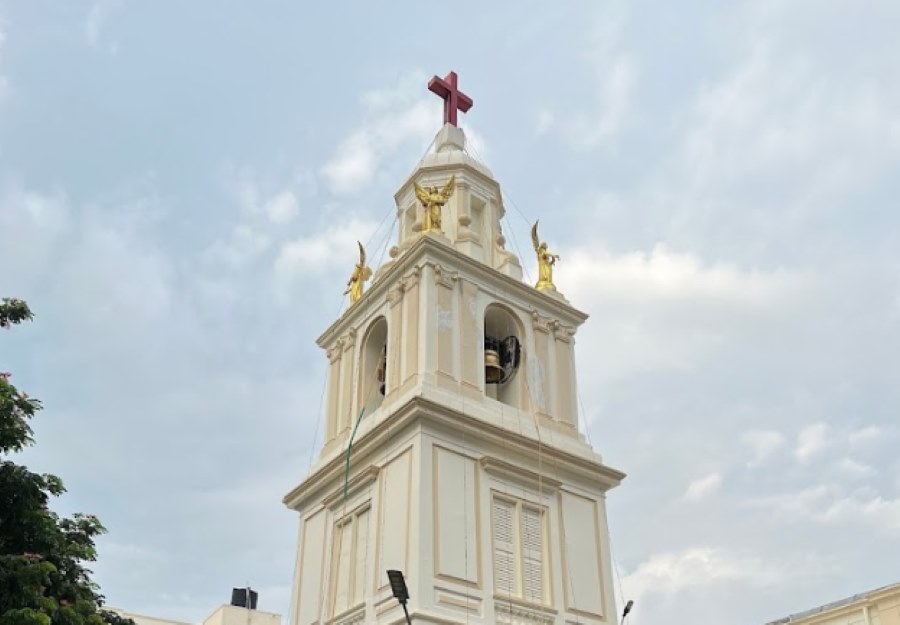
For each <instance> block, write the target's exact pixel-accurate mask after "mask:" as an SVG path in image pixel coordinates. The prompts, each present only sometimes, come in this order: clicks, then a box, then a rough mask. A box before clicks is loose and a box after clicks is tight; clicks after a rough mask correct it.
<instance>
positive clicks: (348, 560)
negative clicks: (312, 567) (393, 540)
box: [330, 505, 370, 617]
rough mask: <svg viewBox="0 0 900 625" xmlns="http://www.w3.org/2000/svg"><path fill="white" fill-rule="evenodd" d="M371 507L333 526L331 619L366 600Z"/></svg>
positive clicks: (354, 513)
mask: <svg viewBox="0 0 900 625" xmlns="http://www.w3.org/2000/svg"><path fill="white" fill-rule="evenodd" d="M369 517H370V515H369V506H368V505H366V506H363V507H362V508H360V509H358V510H356V511H354V512H352V513H351V514H348V515H347V516H345V517H344V518H343V519H341V520H340V521H338V523H337V524H336V525H335V526H334V537H333V541H334V551H333V554H334V555H333V560H334V563H333V565H332V568H331V570H332V573H333V575H334V579H333V580H332V582H331V588H332V590H331V610H330V613H331V616H332V617H333V616H335V615H338V614H340V613H342V612H344V611H345V610H348V609H350V608H352V607H354V606H356V605H358V604H359V603H361V602H362V601H363V600H364V599H365V591H366V580H367V573H368V571H367V566H366V565H367V563H368V560H369Z"/></svg>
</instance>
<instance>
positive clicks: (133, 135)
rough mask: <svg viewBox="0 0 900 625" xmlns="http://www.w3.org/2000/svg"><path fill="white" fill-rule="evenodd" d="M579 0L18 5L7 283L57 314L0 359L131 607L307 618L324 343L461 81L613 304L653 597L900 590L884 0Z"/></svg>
mask: <svg viewBox="0 0 900 625" xmlns="http://www.w3.org/2000/svg"><path fill="white" fill-rule="evenodd" d="M558 4H559V6H557V5H556V4H555V3H547V2H535V3H524V2H515V3H511V2H510V3H466V2H459V3H456V4H452V5H440V7H439V6H438V5H437V4H429V5H428V6H427V7H426V6H425V4H424V3H421V2H415V3H400V2H398V3H394V4H392V5H391V6H390V7H388V6H387V5H386V3H365V2H359V3H355V4H353V3H351V4H349V5H348V4H347V3H340V5H339V6H338V5H334V6H332V5H331V4H330V3H316V4H312V3H310V4H308V5H303V6H301V4H300V3H292V2H271V3H265V4H262V3H255V2H254V3H250V2H241V3H238V2H195V3H183V2H138V1H136V0H131V1H128V0H123V1H99V2H93V3H91V2H65V3H64V2H57V3H42V2H10V1H7V2H0V268H2V270H0V295H4V296H10V295H12V296H18V297H22V298H25V299H27V300H28V301H29V303H30V304H31V306H32V308H33V309H34V310H35V312H36V315H37V316H36V319H35V322H34V323H33V324H30V325H28V326H27V327H24V328H20V329H17V330H15V331H14V332H10V333H4V335H3V336H2V337H0V369H8V370H11V371H12V372H13V375H14V377H13V381H14V382H15V383H17V384H18V385H19V386H20V387H21V388H23V389H26V390H28V391H29V392H30V393H31V394H33V395H35V396H38V397H40V398H41V399H43V401H44V403H45V405H46V410H45V411H44V412H43V413H42V414H41V415H40V417H39V418H38V420H37V421H36V423H35V426H36V432H37V437H38V441H39V445H38V447H36V448H35V449H33V450H31V451H29V452H28V453H27V455H26V459H27V461H28V462H29V463H30V464H31V465H32V467H33V468H35V469H38V470H42V471H53V472H56V473H58V474H60V475H61V476H62V477H63V478H64V479H65V481H66V483H67V486H68V487H69V489H70V493H69V494H68V495H66V496H65V497H64V498H63V499H62V500H61V501H60V502H59V509H60V510H61V511H64V512H71V511H85V512H89V513H95V514H97V515H99V516H100V518H101V519H102V520H103V521H104V523H105V524H106V525H107V526H108V528H109V529H110V533H109V534H108V536H106V537H105V538H104V539H103V540H102V541H101V561H100V562H98V563H97V565H96V567H95V568H96V573H97V578H98V580H99V581H100V583H101V584H102V586H103V589H104V591H105V593H106V594H107V596H108V599H109V601H110V603H111V604H112V605H117V606H122V607H124V608H126V609H129V610H132V611H136V612H143V613H150V614H157V615H165V616H169V617H173V618H178V619H182V620H194V621H199V620H200V619H202V618H203V617H204V616H206V614H208V613H209V612H210V611H211V610H212V609H213V608H214V607H215V606H216V605H218V604H219V603H221V602H223V601H225V600H227V599H228V597H229V592H230V589H231V587H232V586H234V585H242V584H246V583H249V584H251V585H253V586H254V587H255V588H258V589H259V591H260V593H261V600H260V601H261V602H260V607H261V608H263V609H267V610H272V611H277V612H281V613H284V614H286V613H287V611H288V597H289V593H290V580H291V576H292V573H293V553H294V549H295V541H296V526H295V521H294V518H293V517H292V516H291V514H289V513H288V512H287V511H286V510H285V509H283V507H282V505H281V503H280V500H281V496H282V495H283V494H284V493H285V492H286V491H287V490H288V489H289V488H290V487H291V486H293V485H294V484H296V483H297V482H298V481H299V479H300V478H301V477H302V476H303V475H304V473H305V472H306V471H307V469H308V468H309V466H310V463H311V460H312V458H313V454H314V452H315V450H316V448H317V446H318V444H319V441H318V438H319V434H320V432H321V427H320V423H319V414H318V409H317V407H318V406H319V405H320V398H321V394H322V389H323V383H324V371H325V363H326V360H325V357H324V354H322V353H320V352H319V351H318V349H317V348H316V347H315V346H314V339H315V338H316V337H317V336H318V334H319V333H320V331H321V330H323V329H324V328H325V327H326V326H327V325H328V324H329V323H330V322H331V321H332V320H333V319H334V318H335V316H336V315H337V314H338V313H339V312H340V311H341V310H342V307H343V306H344V305H345V304H346V302H345V301H344V299H343V298H342V296H341V291H342V290H343V282H344V281H345V280H346V277H347V273H348V270H349V268H350V267H351V265H352V263H353V262H354V258H355V253H356V252H355V249H354V245H355V244H354V241H355V240H356V239H357V238H359V239H361V240H362V241H363V242H364V243H365V242H367V241H368V242H369V244H370V245H371V246H372V249H374V250H376V252H375V253H372V254H371V255H372V256H378V255H379V254H381V253H382V252H381V250H383V249H384V247H385V246H386V244H387V241H388V240H389V237H390V236H393V235H391V234H390V230H391V227H392V220H393V213H392V211H393V200H392V194H393V192H394V191H395V190H396V188H397V187H398V185H399V184H400V183H401V182H402V180H403V179H404V177H405V176H406V175H407V174H408V173H409V171H410V170H411V168H412V167H413V166H414V164H415V163H416V162H417V160H418V159H419V158H420V157H421V156H422V153H423V151H424V150H425V149H426V147H427V146H428V144H429V142H430V141H431V139H432V137H433V136H434V133H435V132H436V131H437V130H438V127H439V125H440V102H439V100H437V99H436V98H435V97H434V96H433V95H431V94H430V93H428V92H427V90H426V89H425V86H424V85H425V82H426V81H427V79H428V78H429V77H430V76H431V75H432V74H434V73H440V74H441V75H443V74H444V73H446V72H447V71H448V70H450V69H455V70H456V71H458V72H459V73H460V80H461V87H462V88H463V89H464V90H465V91H466V92H467V93H468V94H469V95H471V96H472V97H473V98H474V100H475V107H474V108H473V109H472V110H471V111H470V113H469V114H468V115H466V116H465V118H464V127H465V128H466V130H467V132H468V133H469V136H470V139H472V141H470V143H471V144H472V145H473V146H474V148H475V150H477V153H478V155H479V156H480V157H481V158H482V159H483V160H485V161H486V162H487V163H488V164H489V165H490V166H491V167H492V169H493V170H494V172H495V174H496V175H497V177H498V179H499V180H500V182H501V184H502V185H503V188H504V192H505V193H506V203H507V208H508V219H507V223H506V224H505V229H506V230H507V231H508V232H509V233H510V234H511V235H512V238H513V240H514V241H513V242H514V243H515V242H518V244H519V245H520V246H522V245H523V244H525V242H526V241H527V237H528V233H527V228H528V222H527V220H533V219H536V218H540V220H541V226H542V234H543V236H544V237H545V238H547V239H548V240H549V241H550V243H551V245H552V247H554V248H555V249H556V251H558V252H560V253H561V254H562V258H563V260H562V262H561V264H560V266H559V268H558V270H557V276H558V283H559V285H560V287H561V289H562V290H563V291H564V292H565V294H566V295H567V296H568V298H569V299H570V300H571V301H572V302H573V303H574V304H575V305H577V306H578V307H580V308H581V309H583V310H585V311H587V312H588V313H590V314H591V318H590V320H589V321H588V322H587V324H586V326H585V327H584V328H583V329H582V331H581V333H580V334H579V337H578V363H579V368H580V369H579V378H580V389H581V400H582V403H583V415H582V417H583V423H584V427H585V428H586V430H587V434H588V436H589V438H590V440H591V441H592V443H593V444H594V446H595V447H596V448H597V449H598V450H599V451H600V452H601V453H603V454H604V457H605V459H606V460H607V462H608V463H609V464H611V465H612V466H615V467H617V468H620V469H622V470H624V471H626V472H627V473H628V474H629V477H628V479H627V480H626V482H625V483H624V484H623V486H622V487H621V488H620V489H618V490H616V491H614V492H613V493H612V494H611V495H610V498H609V501H608V503H609V513H610V525H611V533H612V547H613V552H614V556H615V560H616V563H617V568H618V572H619V575H620V577H621V586H622V591H623V593H624V595H625V597H626V598H634V599H635V600H636V607H635V611H634V618H633V620H632V622H633V623H635V624H640V625H649V624H651V623H660V622H668V623H676V624H679V623H703V622H716V623H722V624H725V625H730V624H735V625H740V624H745V623H746V624H752V623H762V622H765V621H768V620H771V619H774V618H777V617H780V616H783V615H786V614H788V613H791V612H795V611H799V610H803V609H806V608H810V607H813V606H816V605H819V604H822V603H825V602H829V601H832V600H835V599H839V598H841V597H844V596H847V595H850V594H853V593H855V592H859V591H863V590H867V589H870V588H875V587H877V586H880V585H884V584H887V583H892V582H897V581H900V568H898V566H897V554H898V553H900V459H898V454H897V451H896V450H897V448H898V445H900V418H898V416H900V415H898V413H900V383H898V380H900V251H898V250H900V210H898V203H897V198H898V197H900V81H898V80H897V73H896V72H897V66H898V61H900V39H897V37H896V33H897V30H898V27H900V4H898V3H897V2H895V1H894V0H884V1H883V2H878V1H874V0H873V1H865V0H863V1H859V0H854V1H850V0H846V1H845V0H827V1H823V0H794V1H792V2H787V1H775V0H753V1H749V0H748V1H746V2H729V3H723V2H714V1H709V0H707V1H706V2H700V1H697V2H677V3H674V2H672V3H665V2H662V3H661V2H630V3H626V2H617V1H614V0H613V1H606V0H604V1H603V2H591V3H587V2H585V3H581V4H574V3H565V6H563V3H558ZM513 249H515V247H514V248H513ZM526 267H528V268H529V270H530V272H531V275H534V268H533V263H531V261H530V259H528V260H527V261H526ZM619 603H620V606H621V603H622V601H621V599H620V600H619Z"/></svg>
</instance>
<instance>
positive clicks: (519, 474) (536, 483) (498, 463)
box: [479, 456, 562, 491]
mask: <svg viewBox="0 0 900 625" xmlns="http://www.w3.org/2000/svg"><path fill="white" fill-rule="evenodd" d="M479 464H481V468H482V469H484V471H485V472H486V473H490V474H491V475H496V476H499V477H503V478H506V479H510V480H512V481H514V482H519V483H520V484H524V485H525V486H531V487H540V489H541V490H542V491H547V490H558V489H559V488H560V487H561V486H562V482H560V481H559V480H554V479H553V478H550V477H546V476H544V475H541V474H540V473H535V472H534V471H529V470H528V469H523V468H522V467H518V466H516V465H514V464H510V463H508V462H504V461H503V460H500V459H499V458H494V457H493V456H485V457H484V458H482V459H481V460H479Z"/></svg>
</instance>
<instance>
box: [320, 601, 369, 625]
mask: <svg viewBox="0 0 900 625" xmlns="http://www.w3.org/2000/svg"><path fill="white" fill-rule="evenodd" d="M365 620H366V604H365V603H362V604H360V605H358V606H354V607H352V608H350V609H349V610H346V611H345V612H343V613H341V614H338V615H337V616H336V617H334V618H333V619H331V620H330V621H327V622H328V623H329V624H330V625H362V623H365Z"/></svg>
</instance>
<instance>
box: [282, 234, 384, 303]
mask: <svg viewBox="0 0 900 625" xmlns="http://www.w3.org/2000/svg"><path fill="white" fill-rule="evenodd" d="M376 227H377V226H376V224H375V223H374V222H371V221H362V220H358V219H350V220H348V222H346V223H342V224H338V225H332V226H331V227H330V228H329V229H327V230H325V231H323V232H314V233H310V234H304V235H302V236H300V237H297V238H295V239H293V240H290V241H287V242H285V243H284V244H282V245H281V247H280V249H279V251H278V256H277V257H276V259H275V264H274V275H275V283H276V290H277V294H278V296H279V297H281V298H286V297H287V296H288V294H289V293H292V292H294V291H295V290H296V288H297V287H298V284H299V283H300V282H301V281H308V280H309V279H310V278H311V277H321V276H324V275H328V276H333V275H337V274H339V273H341V272H345V273H346V274H347V277H349V276H350V272H351V270H352V269H353V264H354V263H355V262H357V261H358V260H359V257H358V254H359V251H358V247H357V245H356V242H357V241H362V242H363V244H365V243H366V241H367V240H368V238H369V237H370V236H371V233H373V232H374V231H375V229H376ZM379 251H380V250H374V249H367V255H368V260H367V262H368V264H369V265H370V266H372V267H375V264H376V263H377V260H378V259H377V258H376V257H375V255H376V254H377V253H378V252H379ZM342 258H343V259H344V260H343V261H342V260H341V259H342ZM334 290H335V295H334V297H335V300H334V301H335V302H336V301H337V300H338V299H339V296H340V294H341V292H342V291H343V282H338V283H335V285H334Z"/></svg>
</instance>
